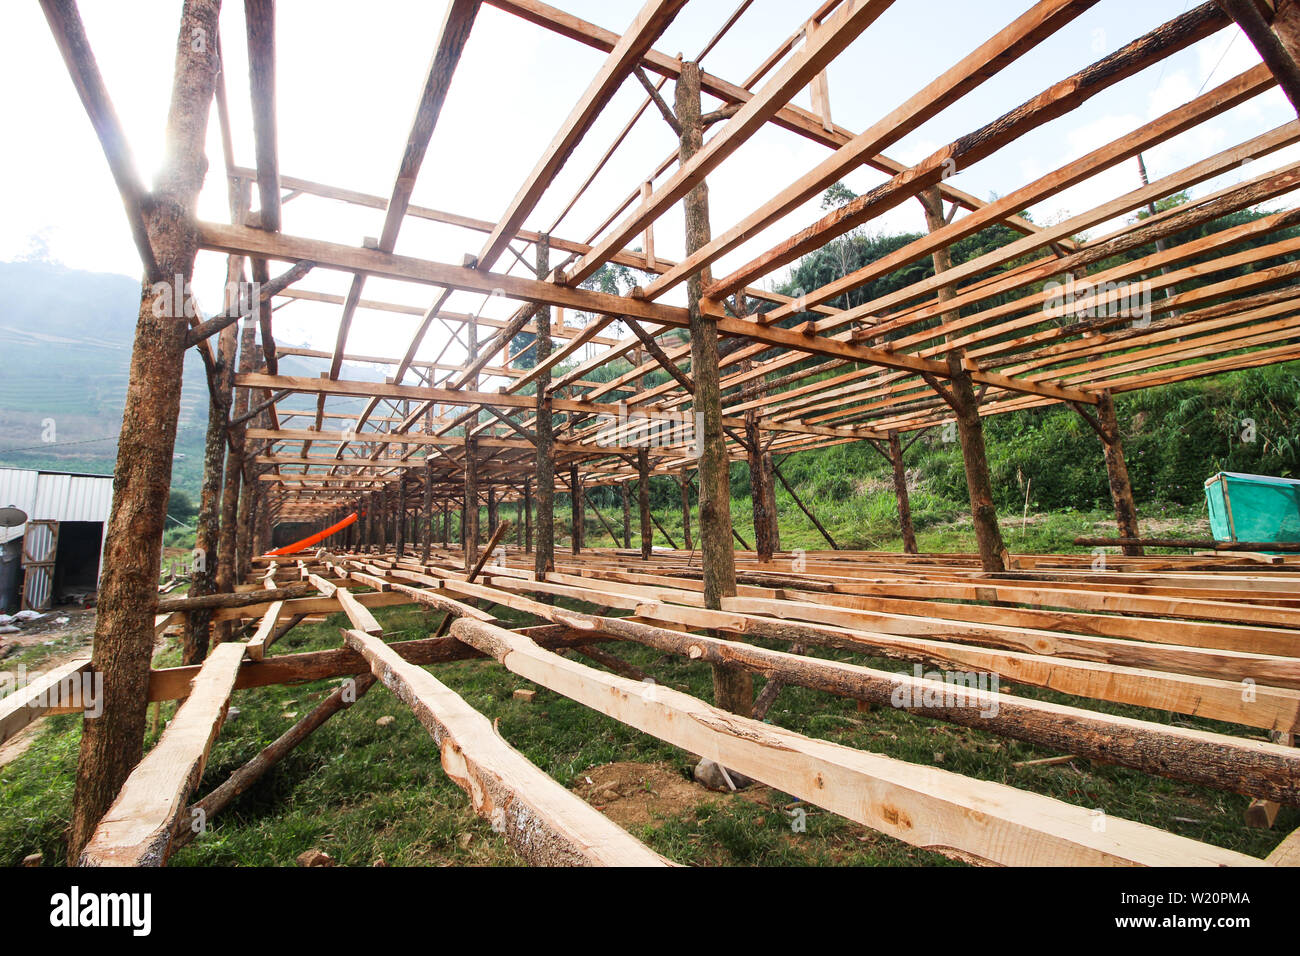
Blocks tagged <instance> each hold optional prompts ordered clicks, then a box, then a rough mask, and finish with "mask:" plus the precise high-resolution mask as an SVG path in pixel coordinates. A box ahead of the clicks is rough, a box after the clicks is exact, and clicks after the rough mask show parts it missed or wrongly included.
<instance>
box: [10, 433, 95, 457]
mask: <svg viewBox="0 0 1300 956" xmlns="http://www.w3.org/2000/svg"><path fill="white" fill-rule="evenodd" d="M119 437H120V436H119V435H106V436H105V437H103V438H82V439H80V440H79V441H47V442H42V443H41V444H39V445H28V446H27V447H25V448H0V455H7V454H9V453H10V452H15V451H40V450H41V449H42V448H55V447H59V446H63V445H93V444H94V443H95V442H101V441H117V439H118V438H119Z"/></svg>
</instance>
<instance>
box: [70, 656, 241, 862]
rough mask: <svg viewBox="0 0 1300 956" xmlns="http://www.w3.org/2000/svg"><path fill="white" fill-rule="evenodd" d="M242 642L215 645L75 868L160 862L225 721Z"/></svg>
mask: <svg viewBox="0 0 1300 956" xmlns="http://www.w3.org/2000/svg"><path fill="white" fill-rule="evenodd" d="M244 649H245V645H243V644H241V643H230V644H219V645H217V647H215V648H214V649H213V650H212V652H211V653H210V654H209V655H208V659H207V660H206V661H204V662H203V667H202V668H201V669H200V670H199V675H198V677H196V678H195V679H194V686H193V688H192V689H191V691H190V696H189V698H188V699H187V700H186V701H185V703H184V704H182V705H181V708H180V710H178V711H176V716H175V717H173V718H172V720H171V722H170V723H169V724H168V725H167V729H166V730H165V731H163V735H162V739H161V740H159V741H158V743H157V744H156V745H155V746H154V748H153V749H152V750H151V751H149V753H148V754H146V755H145V758H144V759H143V760H141V761H140V762H139V763H138V764H136V767H135V769H134V770H132V771H131V776H129V777H127V779H126V783H124V784H123V785H122V789H121V791H120V792H119V793H118V795H117V799H116V800H114V801H113V805H112V806H111V807H109V808H108V812H107V813H106V814H104V818H103V819H102V820H100V821H99V826H98V827H97V828H96V829H95V833H94V835H93V836H91V838H90V842H89V843H87V844H86V847H85V849H83V850H82V851H81V858H80V860H78V864H79V865H80V866H162V865H163V864H164V863H166V862H167V857H168V856H169V855H170V854H171V849H172V833H173V831H174V829H175V827H176V825H177V821H178V819H179V817H180V816H181V814H183V813H184V812H185V807H186V805H187V803H188V801H189V798H190V794H192V793H193V792H194V788H195V787H197V786H198V784H199V779H200V778H201V777H202V776H203V767H204V765H205V764H206V763H207V760H208V751H209V750H210V749H211V747H212V743H213V741H215V740H216V739H217V734H218V733H219V732H220V730H221V724H222V721H223V720H225V716H226V708H227V707H228V706H229V705H230V695H231V692H232V691H233V690H234V689H235V677H236V675H237V674H238V673H239V665H240V662H241V661H243V659H244Z"/></svg>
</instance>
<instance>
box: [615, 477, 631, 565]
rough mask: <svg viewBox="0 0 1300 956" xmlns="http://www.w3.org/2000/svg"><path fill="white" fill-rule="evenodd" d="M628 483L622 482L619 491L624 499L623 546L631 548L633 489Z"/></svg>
mask: <svg viewBox="0 0 1300 956" xmlns="http://www.w3.org/2000/svg"><path fill="white" fill-rule="evenodd" d="M628 485H629V483H628V482H626V481H624V482H620V483H619V486H618V493H619V496H620V497H621V498H622V500H623V547H624V548H627V549H630V548H631V547H632V489H631V488H630V487H628Z"/></svg>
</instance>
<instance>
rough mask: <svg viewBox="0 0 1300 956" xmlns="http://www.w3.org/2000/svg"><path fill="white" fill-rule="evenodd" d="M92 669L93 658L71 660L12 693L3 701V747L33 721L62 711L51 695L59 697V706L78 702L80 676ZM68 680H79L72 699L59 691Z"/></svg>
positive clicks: (0, 707)
mask: <svg viewBox="0 0 1300 956" xmlns="http://www.w3.org/2000/svg"><path fill="white" fill-rule="evenodd" d="M89 666H90V659H89V658H86V659H84V660H75V661H69V662H68V663H66V664H64V665H62V666H61V667H56V668H54V670H52V671H50V672H48V673H46V674H42V675H40V676H38V677H37V678H36V679H35V680H32V681H31V682H30V683H28V684H27V686H26V687H19V688H17V689H15V690H14V691H13V693H11V694H9V695H7V696H6V697H3V698H0V744H2V743H4V742H5V741H6V740H8V739H9V738H10V737H12V736H13V735H14V734H16V733H18V731H20V730H22V729H23V728H24V727H26V726H27V725H28V724H30V723H31V722H32V721H34V720H36V719H37V718H39V717H43V716H44V715H45V714H47V713H49V712H50V711H52V710H59V709H61V708H58V707H51V706H50V703H51V701H50V696H51V693H53V694H54V695H55V696H56V703H60V704H61V703H64V702H65V701H68V702H79V697H80V693H81V686H82V682H81V673H82V671H84V670H86V668H88V667H89ZM69 678H71V679H73V680H75V681H76V687H75V688H73V694H72V696H71V698H68V697H67V696H66V695H65V694H64V693H63V692H62V691H60V690H59V689H58V688H59V686H60V685H61V684H63V682H64V681H65V680H68V679H69Z"/></svg>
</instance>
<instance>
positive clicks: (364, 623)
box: [334, 588, 384, 634]
mask: <svg viewBox="0 0 1300 956" xmlns="http://www.w3.org/2000/svg"><path fill="white" fill-rule="evenodd" d="M334 597H336V598H337V599H338V602H339V604H341V605H343V613H344V614H346V615H347V616H348V620H349V621H351V622H352V626H353V627H355V628H356V629H357V630H359V631H364V632H365V633H367V634H382V633H384V629H383V627H382V626H381V625H380V623H379V622H378V621H376V620H375V616H374V615H373V614H371V613H370V612H369V611H368V610H366V606H365V605H364V604H362V603H361V602H360V601H358V600H357V598H356V595H354V594H353V593H352V592H351V591H349V590H348V589H347V588H339V589H338V590H337V591H335V592H334Z"/></svg>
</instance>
